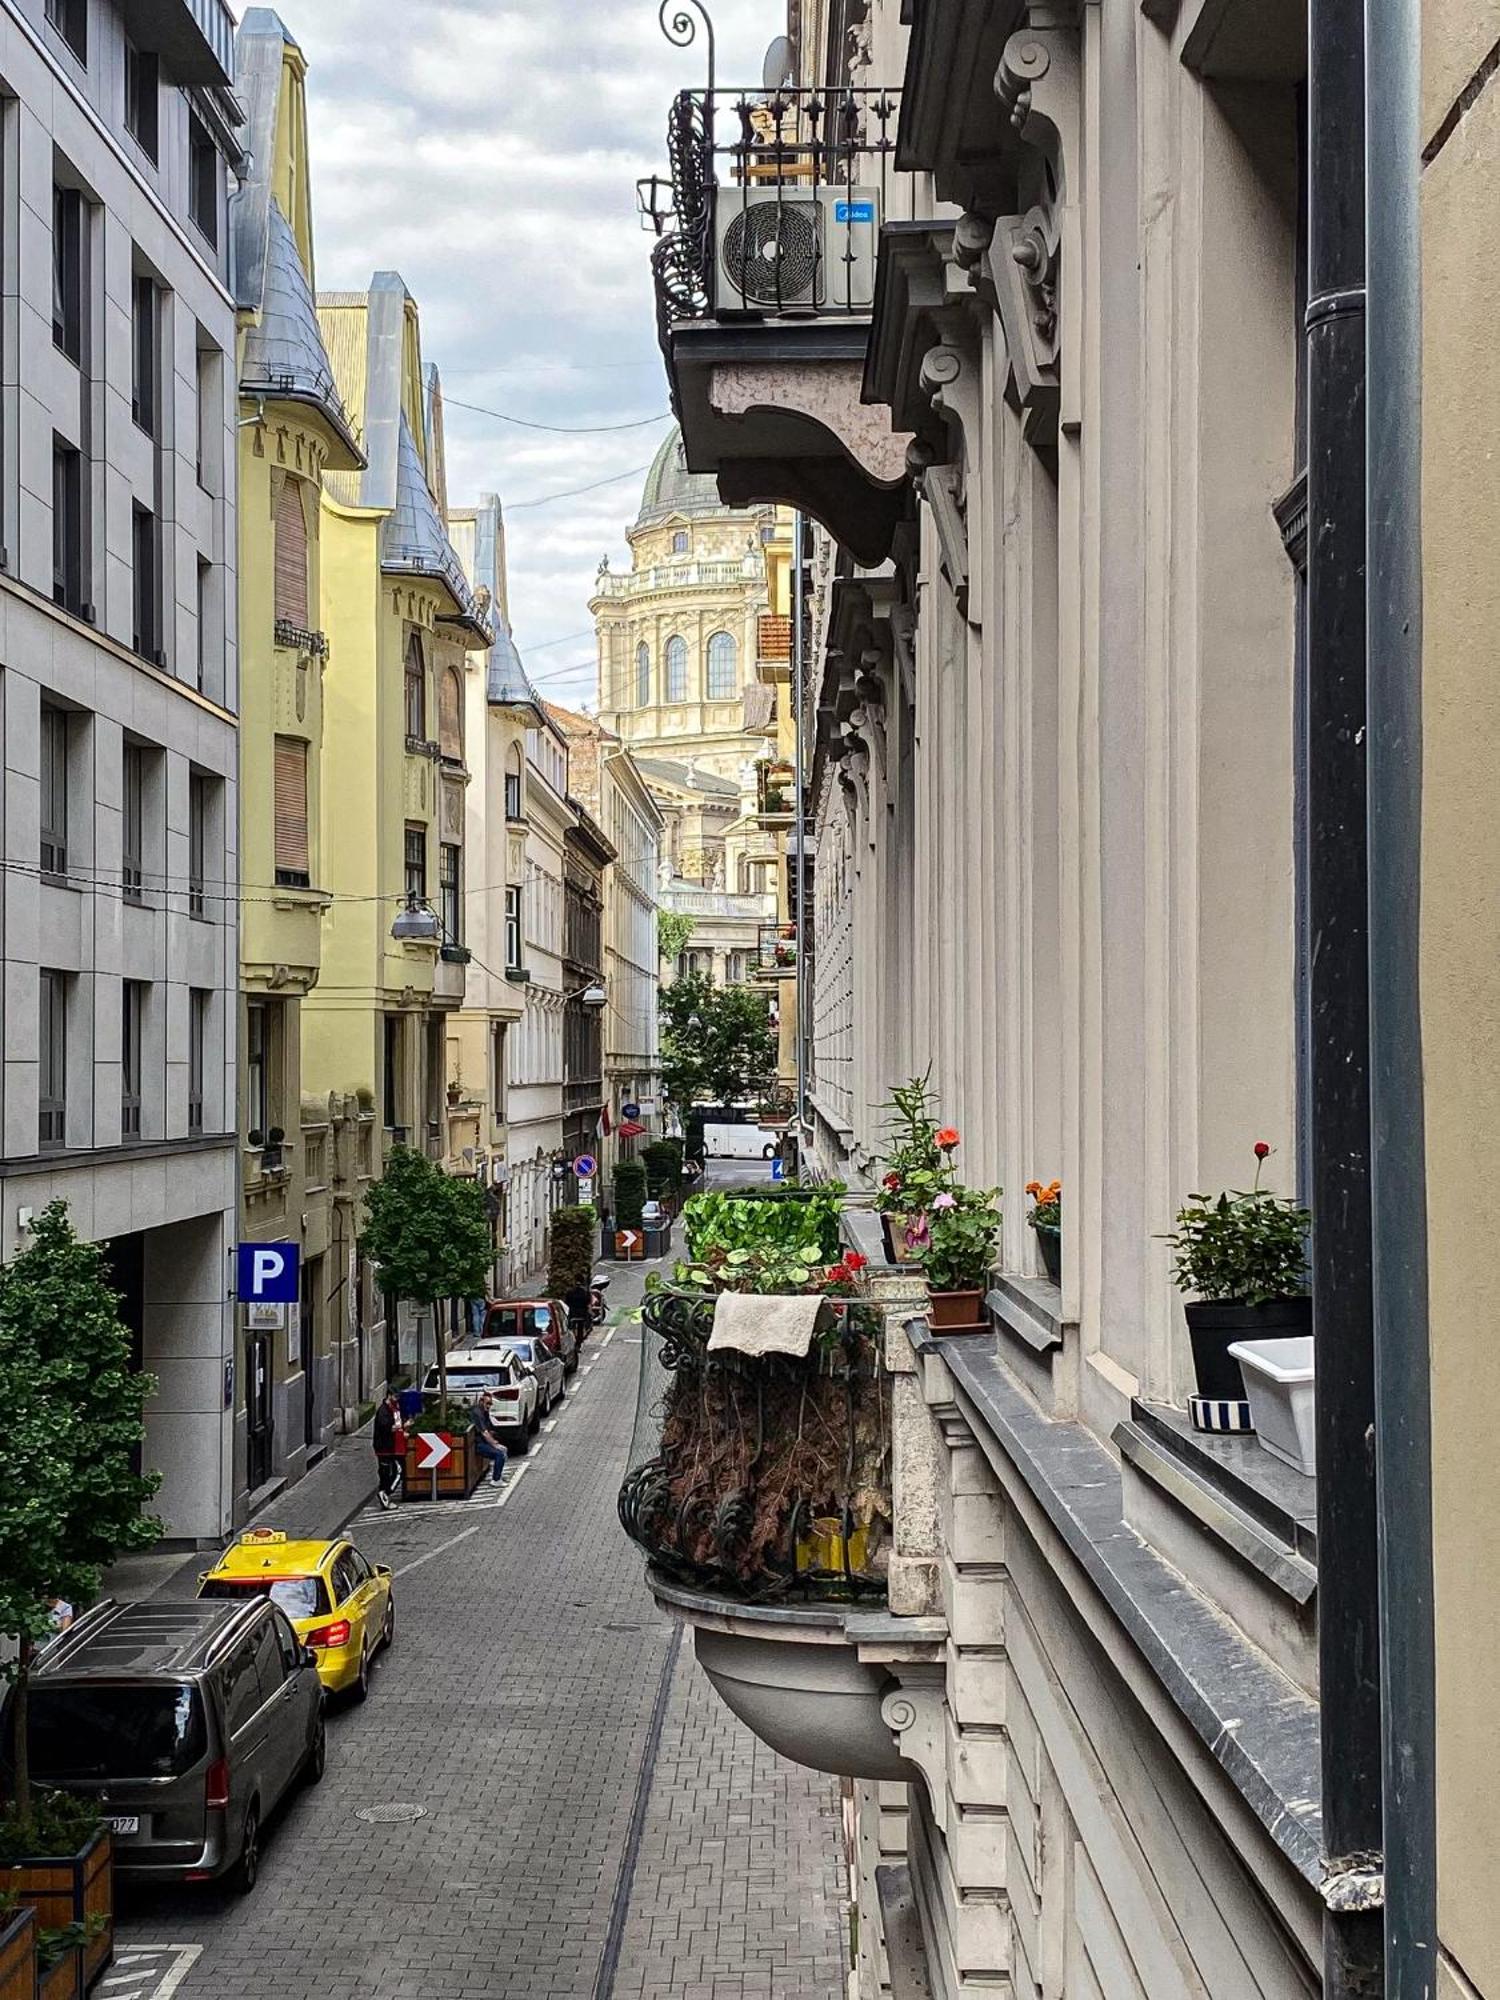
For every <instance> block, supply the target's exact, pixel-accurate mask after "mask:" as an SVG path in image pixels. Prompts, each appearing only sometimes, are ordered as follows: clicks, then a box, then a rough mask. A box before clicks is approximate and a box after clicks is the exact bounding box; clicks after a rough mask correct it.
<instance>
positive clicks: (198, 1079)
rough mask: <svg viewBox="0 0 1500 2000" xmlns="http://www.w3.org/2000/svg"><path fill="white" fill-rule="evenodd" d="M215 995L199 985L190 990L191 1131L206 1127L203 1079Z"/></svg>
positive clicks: (195, 1132)
mask: <svg viewBox="0 0 1500 2000" xmlns="http://www.w3.org/2000/svg"><path fill="white" fill-rule="evenodd" d="M212 997H213V996H212V995H211V994H210V993H209V992H208V990H207V989H206V988H205V987H201V986H195V987H194V988H193V989H192V990H191V992H190V993H189V994H188V1132H189V1134H190V1135H191V1136H192V1137H194V1138H196V1137H197V1136H198V1135H199V1134H200V1133H201V1132H202V1130H203V1079H204V1074H205V1067H206V1061H207V1055H208V1009H209V1003H210V1001H211V999H212Z"/></svg>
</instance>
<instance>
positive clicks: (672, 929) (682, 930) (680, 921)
mask: <svg viewBox="0 0 1500 2000" xmlns="http://www.w3.org/2000/svg"><path fill="white" fill-rule="evenodd" d="M697 928H698V924H697V919H696V918H694V917H689V916H684V915H683V914H682V913H681V912H680V911H677V910H661V911H658V913H657V918H656V943H657V950H658V951H659V952H660V953H661V956H662V960H663V963H664V964H667V965H676V963H677V961H678V959H679V958H681V956H682V954H683V953H684V952H685V951H686V950H687V948H688V946H689V945H690V944H691V943H692V941H693V932H694V931H695V930H696V929H697Z"/></svg>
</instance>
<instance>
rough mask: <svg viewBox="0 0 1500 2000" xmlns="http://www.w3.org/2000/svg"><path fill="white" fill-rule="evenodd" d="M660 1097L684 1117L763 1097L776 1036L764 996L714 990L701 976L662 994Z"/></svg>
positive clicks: (747, 990)
mask: <svg viewBox="0 0 1500 2000" xmlns="http://www.w3.org/2000/svg"><path fill="white" fill-rule="evenodd" d="M661 1022H662V1041H661V1065H662V1092H663V1094H664V1096H665V1097H666V1099H667V1101H668V1102H669V1103H670V1104H674V1105H676V1107H677V1108H678V1110H679V1111H680V1112H681V1113H682V1114H683V1116H684V1122H686V1113H687V1109H688V1107H689V1106H690V1105H693V1104H737V1103H739V1102H741V1101H742V1100H744V1099H746V1098H755V1099H759V1098H761V1097H764V1096H765V1095H766V1094H767V1093H768V1092H769V1091H770V1090H771V1089H772V1087H773V1086H774V1084H775V1082H776V1034H775V1031H774V1029H773V1028H772V1026H771V1010H770V1005H769V1003H768V1002H767V1000H766V998H765V996H764V994H762V993H759V992H757V991H756V990H755V988H754V987H751V986H723V987H720V986H715V984H714V982H713V980H712V979H710V978H708V977H706V976H705V975H704V974H702V973H693V974H691V975H689V977H688V978H686V979H679V980H676V981H675V982H674V983H673V984H672V985H671V986H664V987H663V988H662V992H661Z"/></svg>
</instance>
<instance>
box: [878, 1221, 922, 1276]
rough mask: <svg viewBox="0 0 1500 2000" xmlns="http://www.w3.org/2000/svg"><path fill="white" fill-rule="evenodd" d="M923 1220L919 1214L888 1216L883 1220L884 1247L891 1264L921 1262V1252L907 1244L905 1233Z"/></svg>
mask: <svg viewBox="0 0 1500 2000" xmlns="http://www.w3.org/2000/svg"><path fill="white" fill-rule="evenodd" d="M924 1219H925V1218H924V1217H923V1216H922V1215H920V1214H913V1215H898V1214H889V1215H886V1216H885V1217H884V1218H883V1220H884V1222H885V1247H886V1251H887V1253H888V1254H889V1256H890V1260H891V1262H892V1263H893V1264H917V1263H920V1262H921V1259H922V1255H923V1252H922V1251H921V1250H920V1249H913V1247H912V1246H911V1244H909V1243H908V1242H907V1240H906V1232H907V1230H908V1229H909V1228H910V1227H912V1226H914V1225H915V1224H916V1223H918V1222H920V1221H923V1220H924Z"/></svg>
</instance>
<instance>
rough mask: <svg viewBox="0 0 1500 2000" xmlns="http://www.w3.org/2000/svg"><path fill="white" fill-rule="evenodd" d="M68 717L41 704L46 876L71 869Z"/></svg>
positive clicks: (43, 854) (42, 830) (42, 850)
mask: <svg viewBox="0 0 1500 2000" xmlns="http://www.w3.org/2000/svg"><path fill="white" fill-rule="evenodd" d="M68 734H69V728H68V716H67V711H66V710H65V709H61V708H53V707H52V706H51V704H50V703H48V702H43V703H42V730H41V759H42V771H41V777H42V788H41V789H42V798H41V807H42V826H41V864H42V873H43V874H44V875H64V874H66V873H67V868H68Z"/></svg>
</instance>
